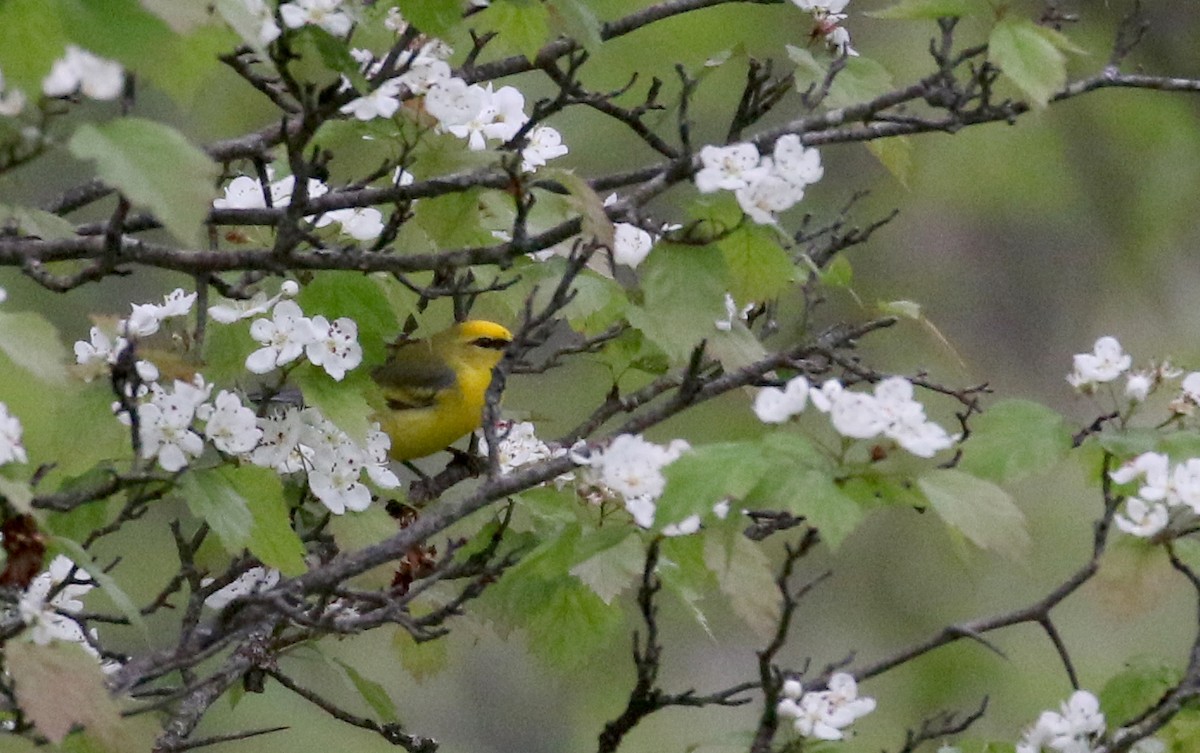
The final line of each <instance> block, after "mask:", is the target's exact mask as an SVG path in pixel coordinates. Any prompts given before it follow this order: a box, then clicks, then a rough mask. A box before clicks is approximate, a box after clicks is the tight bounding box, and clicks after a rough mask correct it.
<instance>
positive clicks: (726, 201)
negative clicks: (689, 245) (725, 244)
mask: <svg viewBox="0 0 1200 753" xmlns="http://www.w3.org/2000/svg"><path fill="white" fill-rule="evenodd" d="M743 215H744V212H742V207H741V206H740V205H739V204H738V202H737V198H736V197H734V195H733V192H731V191H718V192H717V193H713V194H704V195H701V196H699V197H697V198H696V199H695V200H694V201H693V202H692V203H691V204H689V205H688V216H689V217H691V218H692V219H693V220H694V222H693V223H692V224H691V225H690V226H689V227H690V230H689V232H688V240H689V241H700V242H703V241H707V240H708V239H715V238H721V237H723V236H725V235H726V234H728V233H729V232H731V231H733V230H735V229H736V228H737V227H738V226H740V225H741V224H742V217H743Z"/></svg>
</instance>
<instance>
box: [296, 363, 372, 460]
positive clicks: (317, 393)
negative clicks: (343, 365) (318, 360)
mask: <svg viewBox="0 0 1200 753" xmlns="http://www.w3.org/2000/svg"><path fill="white" fill-rule="evenodd" d="M292 377H293V379H294V380H295V382H296V386H298V387H299V388H300V392H301V393H302V394H303V395H304V403H305V405H309V406H312V407H314V408H316V409H318V410H319V411H321V415H322V416H324V417H325V418H327V419H329V420H330V421H332V422H333V424H334V426H336V427H338V428H339V429H341V430H342V431H344V432H346V435H347V436H349V437H350V439H352V440H354V441H355V442H357V443H358V444H360V445H362V446H366V443H367V432H368V431H370V428H371V416H372V415H373V414H374V409H373V408H371V404H370V402H369V401H368V400H367V394H368V393H371V392H377V391H378V387H377V386H376V385H375V383H374V382H373V381H371V377H370V376H368V375H367V373H366V372H365V371H363V370H362V369H356V370H354V371H351V372H348V373H347V374H346V377H345V378H344V379H343V380H342V381H340V382H338V381H335V380H334V379H333V377H331V376H329V375H328V374H326V373H325V372H324V371H323V370H321V369H319V368H316V367H315V366H308V365H305V366H302V367H300V368H298V369H296V370H295V371H294V372H292Z"/></svg>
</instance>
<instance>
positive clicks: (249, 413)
mask: <svg viewBox="0 0 1200 753" xmlns="http://www.w3.org/2000/svg"><path fill="white" fill-rule="evenodd" d="M262 435H263V432H262V429H260V428H259V427H258V419H257V418H256V417H255V415H254V411H253V410H251V409H250V408H247V407H246V406H244V405H242V401H241V400H240V399H238V396H237V395H235V394H233V393H232V392H229V391H227V390H221V392H219V393H218V394H217V397H216V399H215V400H214V401H213V411H212V413H211V414H210V415H209V417H208V423H206V424H205V426H204V436H206V437H208V440H209V441H210V442H212V443H213V446H214V447H216V448H217V449H218V450H220V451H221V452H227V453H229V454H231V455H241V454H243V453H247V452H250V451H251V450H253V449H254V447H255V446H256V445H257V444H258V440H259V439H261V438H262Z"/></svg>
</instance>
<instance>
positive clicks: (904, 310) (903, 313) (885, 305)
mask: <svg viewBox="0 0 1200 753" xmlns="http://www.w3.org/2000/svg"><path fill="white" fill-rule="evenodd" d="M878 308H879V313H881V314H890V315H891V316H898V317H900V318H902V319H913V320H916V321H920V320H921V316H922V314H921V304H919V303H916V302H914V301H880V302H879V304H878Z"/></svg>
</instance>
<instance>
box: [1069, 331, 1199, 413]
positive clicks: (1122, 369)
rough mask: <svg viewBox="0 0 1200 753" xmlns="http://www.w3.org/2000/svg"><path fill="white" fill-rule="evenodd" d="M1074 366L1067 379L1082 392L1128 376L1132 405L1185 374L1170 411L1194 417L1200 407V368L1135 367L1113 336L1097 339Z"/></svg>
mask: <svg viewBox="0 0 1200 753" xmlns="http://www.w3.org/2000/svg"><path fill="white" fill-rule="evenodd" d="M1073 361H1074V364H1073V365H1074V368H1073V369H1072V370H1071V373H1070V374H1068V375H1067V381H1068V382H1069V383H1070V384H1071V386H1072V387H1074V388H1075V389H1076V391H1078V392H1079V393H1080V394H1083V395H1092V394H1095V393H1096V391H1097V389H1098V388H1099V387H1100V385H1102V384H1108V383H1111V382H1115V381H1116V380H1117V379H1119V378H1120V377H1121V376H1122V375H1123V376H1124V377H1125V388H1124V397H1125V399H1126V400H1127V401H1128V402H1129V403H1130V404H1137V403H1142V402H1145V401H1146V399H1147V398H1148V397H1149V396H1150V395H1151V394H1153V393H1154V392H1155V391H1156V390H1157V389H1158V388H1159V387H1161V386H1162V385H1164V384H1166V383H1167V382H1171V381H1174V380H1176V379H1179V378H1180V377H1183V379H1182V381H1181V382H1180V384H1179V393H1178V394H1177V395H1176V396H1175V398H1174V399H1173V400H1172V401H1171V404H1170V410H1171V412H1172V413H1175V414H1177V415H1180V416H1192V415H1194V414H1195V413H1196V409H1197V407H1200V371H1193V372H1190V373H1187V374H1185V373H1184V371H1183V369H1180V368H1177V367H1175V366H1173V365H1172V364H1171V363H1170V362H1168V361H1163V362H1161V363H1152V364H1151V365H1150V366H1149V367H1147V368H1144V369H1139V370H1132V369H1131V367H1132V366H1133V357H1132V356H1130V355H1129V354H1128V353H1126V352H1125V351H1124V349H1123V348H1122V347H1121V343H1120V342H1119V341H1118V340H1117V339H1116V338H1115V337H1111V336H1107V335H1106V336H1104V337H1101V338H1099V339H1098V340H1096V343H1095V345H1094V346H1093V347H1092V352H1090V353H1077V354H1076V355H1075V356H1074V359H1073Z"/></svg>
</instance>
